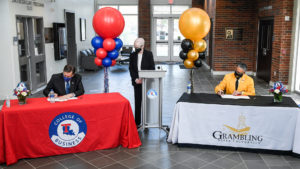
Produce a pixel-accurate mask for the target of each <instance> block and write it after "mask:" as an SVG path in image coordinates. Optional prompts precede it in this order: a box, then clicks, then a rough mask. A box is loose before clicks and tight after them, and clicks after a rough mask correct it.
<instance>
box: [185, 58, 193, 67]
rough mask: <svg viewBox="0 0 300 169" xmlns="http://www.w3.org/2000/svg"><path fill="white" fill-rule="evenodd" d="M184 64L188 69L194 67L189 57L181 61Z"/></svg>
mask: <svg viewBox="0 0 300 169" xmlns="http://www.w3.org/2000/svg"><path fill="white" fill-rule="evenodd" d="M183 64H184V66H185V67H186V68H188V69H191V68H193V67H194V62H193V61H191V60H189V59H186V60H185V61H184V62H183Z"/></svg>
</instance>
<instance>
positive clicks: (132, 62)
mask: <svg viewBox="0 0 300 169" xmlns="http://www.w3.org/2000/svg"><path fill="white" fill-rule="evenodd" d="M137 61H138V54H137V53H131V54H130V58H129V72H130V76H131V81H132V85H136V83H135V79H137V78H139V73H138V66H137ZM141 70H155V64H154V59H153V54H152V52H151V51H147V50H144V52H143V57H142V63H141Z"/></svg>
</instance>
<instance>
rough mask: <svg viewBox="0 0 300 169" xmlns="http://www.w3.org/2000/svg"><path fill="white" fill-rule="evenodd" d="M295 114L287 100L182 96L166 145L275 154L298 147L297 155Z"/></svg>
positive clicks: (293, 105) (297, 121)
mask: <svg viewBox="0 0 300 169" xmlns="http://www.w3.org/2000/svg"><path fill="white" fill-rule="evenodd" d="M299 113H300V112H299V108H298V106H297V105H296V103H295V102H294V101H293V100H292V99H291V98H290V97H284V98H283V102H282V103H273V97H272V96H251V97H250V99H249V100H241V99H238V100H234V99H221V98H220V97H219V96H218V95H216V94H205V93H197V94H196V93H194V94H186V93H184V94H183V95H182V96H181V98H180V99H179V100H178V102H177V104H176V106H175V109H174V115H173V120H172V124H171V130H170V134H169V137H168V142H172V143H179V144H197V145H208V146H222V147H238V148H250V149H264V150H278V151H292V150H296V149H295V148H298V150H296V151H294V152H295V153H300V138H298V137H300V128H299V126H300V119H299V116H298V114H299ZM295 135H296V136H297V137H295ZM297 144H298V145H297Z"/></svg>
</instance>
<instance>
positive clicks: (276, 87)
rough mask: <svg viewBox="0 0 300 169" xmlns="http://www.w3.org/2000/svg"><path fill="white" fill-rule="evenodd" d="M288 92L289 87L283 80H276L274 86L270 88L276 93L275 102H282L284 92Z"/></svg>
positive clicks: (271, 91)
mask: <svg viewBox="0 0 300 169" xmlns="http://www.w3.org/2000/svg"><path fill="white" fill-rule="evenodd" d="M287 92H288V89H286V87H284V86H283V84H282V83H281V82H275V83H274V86H273V88H271V89H270V93H273V95H274V99H273V101H274V102H282V94H284V93H287Z"/></svg>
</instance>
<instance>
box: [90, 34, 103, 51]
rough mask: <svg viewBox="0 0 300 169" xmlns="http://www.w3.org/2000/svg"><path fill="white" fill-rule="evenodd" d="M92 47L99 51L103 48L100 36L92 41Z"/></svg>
mask: <svg viewBox="0 0 300 169" xmlns="http://www.w3.org/2000/svg"><path fill="white" fill-rule="evenodd" d="M91 43H92V46H93V47H94V48H95V49H99V48H102V47H103V39H102V38H101V37H99V36H95V37H94V38H93V39H92V41H91Z"/></svg>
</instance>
